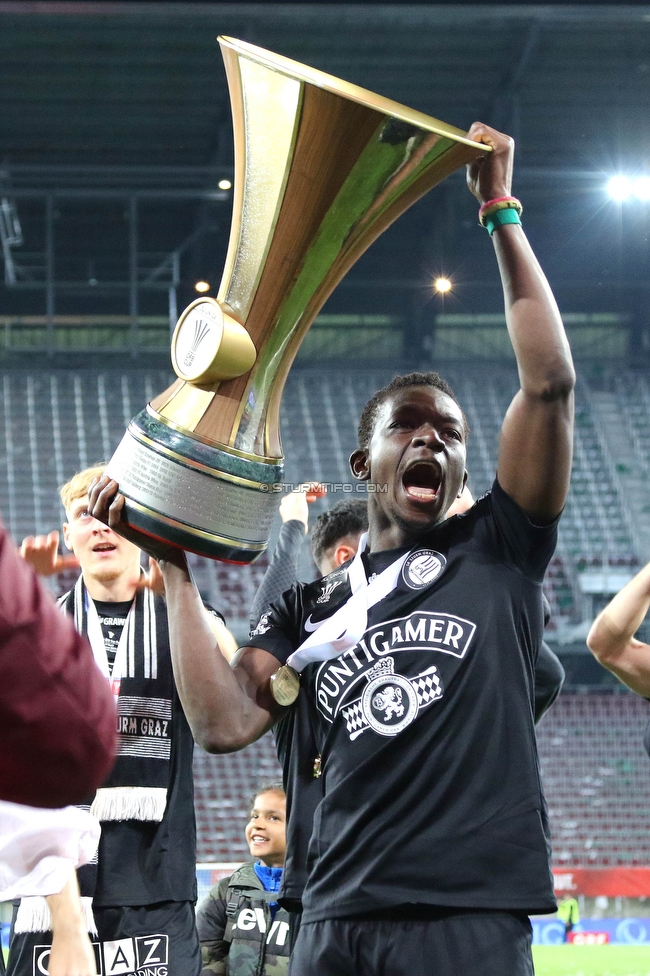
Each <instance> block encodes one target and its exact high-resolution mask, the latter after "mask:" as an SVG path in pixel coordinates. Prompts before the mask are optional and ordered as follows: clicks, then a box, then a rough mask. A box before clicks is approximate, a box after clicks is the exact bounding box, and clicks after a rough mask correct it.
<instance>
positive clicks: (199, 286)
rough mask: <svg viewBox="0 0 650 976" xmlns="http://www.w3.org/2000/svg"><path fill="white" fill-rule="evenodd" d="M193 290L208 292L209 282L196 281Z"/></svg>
mask: <svg viewBox="0 0 650 976" xmlns="http://www.w3.org/2000/svg"><path fill="white" fill-rule="evenodd" d="M194 290H195V291H200V292H204V291H210V282H209V281H197V283H196V284H195V285H194Z"/></svg>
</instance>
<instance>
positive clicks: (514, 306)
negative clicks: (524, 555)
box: [467, 122, 575, 524]
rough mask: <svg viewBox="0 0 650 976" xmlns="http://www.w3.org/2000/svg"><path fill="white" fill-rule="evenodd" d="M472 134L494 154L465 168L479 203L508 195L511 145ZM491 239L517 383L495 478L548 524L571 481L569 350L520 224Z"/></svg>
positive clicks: (493, 134)
mask: <svg viewBox="0 0 650 976" xmlns="http://www.w3.org/2000/svg"><path fill="white" fill-rule="evenodd" d="M468 135H469V137H470V138H471V139H474V140H476V141H477V142H484V143H486V144H487V145H489V146H491V147H492V150H493V151H492V152H491V153H490V154H489V155H486V156H484V157H482V158H481V159H479V160H477V161H476V162H474V163H472V164H471V165H470V166H469V167H468V174H467V181H468V184H469V187H470V190H471V191H472V193H473V194H474V196H475V197H476V198H477V199H478V200H479V202H480V203H481V204H484V203H487V202H488V201H490V200H495V199H497V198H499V197H508V196H510V195H511V185H512V167H513V158H514V142H513V140H512V139H511V138H510V137H509V136H506V135H503V133H501V132H497V131H496V130H495V129H491V128H489V127H488V126H486V125H483V124H482V123H480V122H475V123H474V125H473V126H472V127H471V129H470V130H469V133H468ZM492 241H493V243H494V248H495V252H496V256H497V261H498V264H499V271H500V273H501V281H502V284H503V292H504V298H505V311H506V323H507V327H508V333H509V335H510V339H511V341H512V345H513V348H514V351H515V356H516V359H517V368H518V370H519V382H520V390H519V392H518V393H517V394H516V396H515V398H514V400H513V401H512V403H511V404H510V407H509V408H508V411H507V413H506V416H505V419H504V421H503V427H502V429H501V442H500V447H499V462H498V469H497V475H498V478H499V483H500V484H501V487H502V488H503V489H504V490H505V491H506V492H507V493H508V494H509V495H510V497H511V498H513V499H514V500H515V501H516V502H517V503H518V505H520V506H521V508H523V509H524V511H525V512H526V513H527V514H528V515H529V516H530V518H531V519H532V520H533V521H534V522H537V523H538V524H542V523H548V522H550V521H552V520H553V519H554V518H555V517H556V516H557V515H559V513H560V512H561V511H562V508H563V506H564V502H565V499H566V495H567V491H568V488H569V478H570V476H571V457H572V451H573V389H574V385H575V373H574V369H573V362H572V359H571V351H570V349H569V344H568V341H567V338H566V334H565V332H564V327H563V325H562V319H561V317H560V313H559V310H558V307H557V305H556V303H555V299H554V297H553V294H552V292H551V289H550V287H549V284H548V282H547V280H546V277H545V276H544V272H543V271H542V269H541V268H540V266H539V264H538V262H537V259H536V258H535V255H534V254H533V251H532V249H531V247H530V244H529V243H528V241H527V239H526V235H525V234H524V232H523V230H522V228H521V226H520V225H519V224H505V225H503V226H500V227H497V228H496V229H495V230H494V233H493V235H492Z"/></svg>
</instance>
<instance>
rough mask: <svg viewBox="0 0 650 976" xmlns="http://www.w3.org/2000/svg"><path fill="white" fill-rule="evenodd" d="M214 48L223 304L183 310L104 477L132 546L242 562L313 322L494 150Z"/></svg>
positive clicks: (261, 59)
mask: <svg viewBox="0 0 650 976" xmlns="http://www.w3.org/2000/svg"><path fill="white" fill-rule="evenodd" d="M219 44H220V45H221V50H222V53H223V58H224V61H225V66H226V72H227V76H228V84H229V88H230V98H231V103H232V112H233V120H234V122H233V124H234V138H235V182H234V190H233V194H234V196H233V216H232V228H231V232H230V242H229V247H228V254H227V258H226V266H225V269H224V272H223V278H222V281H221V285H220V288H219V293H218V297H217V299H216V300H215V299H212V298H199V299H197V300H196V301H194V302H192V304H191V305H189V306H188V308H187V309H186V310H185V311H184V312H183V314H182V315H181V317H180V319H179V321H178V324H177V326H176V329H175V331H174V335H173V338H172V351H171V354H172V363H173V366H174V370H175V372H176V375H177V376H178V379H177V380H176V382H175V383H174V384H173V385H172V386H170V387H169V389H168V390H165V392H164V393H161V394H160V396H157V397H155V399H153V400H152V401H151V403H149V404H148V405H147V407H146V408H145V409H144V410H143V411H142V412H141V413H140V414H138V416H137V417H135V418H134V420H133V421H132V422H131V424H130V425H129V428H128V430H127V431H126V433H125V435H124V438H123V439H122V441H121V443H120V445H119V447H118V448H117V451H116V452H115V454H114V455H113V457H112V459H111V461H110V463H109V465H108V469H107V473H108V474H109V475H110V476H111V477H113V478H115V480H116V481H117V482H118V483H119V486H120V491H121V492H122V493H123V494H124V496H125V498H126V504H125V506H124V510H123V521H124V522H125V523H126V525H125V530H126V526H127V525H128V534H129V537H130V538H133V539H134V541H136V542H137V538H138V534H139V533H144V535H147V536H153V537H154V538H157V539H163V540H165V541H167V542H170V543H172V544H173V545H176V546H179V547H180V548H183V549H187V550H190V551H193V552H197V553H200V554H201V555H205V556H210V557H212V558H215V559H225V560H230V561H232V562H238V563H248V562H252V561H253V560H254V559H255V558H256V557H257V556H259V555H260V554H261V553H262V552H263V551H264V550H265V548H266V546H267V543H268V536H269V531H270V526H271V522H272V520H273V515H274V513H275V511H276V509H277V506H278V502H279V494H278V489H279V486H280V484H281V482H282V474H283V457H282V446H281V443H280V430H279V413H280V400H281V397H282V391H283V388H284V384H285V381H286V378H287V374H288V372H289V369H290V367H291V364H292V362H293V360H294V357H295V355H296V353H297V351H298V348H299V346H300V343H301V342H302V340H303V338H304V336H305V333H306V332H307V330H308V328H309V326H310V325H311V323H312V322H313V320H314V318H315V317H316V315H317V314H318V311H319V309H320V308H321V307H322V305H323V304H324V302H325V300H326V299H327V298H328V296H329V295H330V294H331V292H332V291H333V289H334V288H335V287H336V285H337V284H338V283H339V281H340V280H341V278H343V276H344V275H345V274H346V272H347V271H348V270H349V268H351V267H352V265H353V264H354V262H355V261H356V260H357V258H359V257H360V256H361V254H363V252H364V251H365V250H366V248H367V247H368V246H369V245H370V244H372V242H373V241H374V240H376V238H377V237H378V236H379V235H380V234H381V233H382V231H384V230H385V229H386V228H387V227H388V226H389V225H390V224H391V223H392V222H393V221H394V220H395V219H396V218H397V217H398V216H399V215H400V214H401V213H403V212H404V211H405V210H406V209H407V208H408V207H409V206H410V205H411V204H412V203H414V202H415V201H416V200H418V199H419V198H420V197H421V196H422V195H423V194H425V193H426V192H427V191H428V190H430V189H431V188H432V187H433V186H435V185H436V184H437V183H439V182H440V181H441V180H443V179H444V178H445V177H446V176H448V175H449V174H450V173H452V172H453V171H454V170H456V169H458V167H460V166H462V165H464V164H465V163H467V162H470V161H471V160H473V159H475V158H476V157H477V156H478V155H480V154H482V153H485V152H486V151H488V150H487V148H486V147H485V146H484V145H480V144H479V143H475V142H472V141H471V140H469V139H468V138H467V137H466V135H465V133H463V132H462V131H461V130H460V129H456V128H453V127H452V126H449V125H446V124H445V123H443V122H439V121H437V120H436V119H434V118H430V117H429V116H427V115H423V114H421V113H420V112H416V111H413V110H411V109H409V108H406V107H404V106H403V105H400V104H398V103H397V102H393V101H391V100H390V99H387V98H382V97H381V96H379V95H374V94H373V93H372V92H369V91H366V90H365V89H363V88H358V87H357V86H356V85H351V84H348V83H347V82H344V81H340V80H339V79H337V78H334V77H332V76H330V75H327V74H324V73H323V72H321V71H316V70H314V69H312V68H308V67H306V66H304V65H302V64H299V63H297V62H296V61H291V60H289V59H288V58H284V57H280V56H278V55H276V54H272V53H271V52H269V51H265V50H263V49H262V48H259V47H254V46H253V45H252V44H247V43H244V42H243V41H237V40H233V39H231V38H227V37H221V38H219ZM143 541H144V540H143Z"/></svg>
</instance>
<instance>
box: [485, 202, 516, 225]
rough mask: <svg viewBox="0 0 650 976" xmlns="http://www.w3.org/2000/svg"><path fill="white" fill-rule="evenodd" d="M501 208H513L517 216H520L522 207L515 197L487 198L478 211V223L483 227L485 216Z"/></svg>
mask: <svg viewBox="0 0 650 976" xmlns="http://www.w3.org/2000/svg"><path fill="white" fill-rule="evenodd" d="M501 210H515V211H516V212H517V213H518V214H519V216H521V214H522V213H523V211H524V208H523V207H522V205H521V202H520V201H519V200H517V198H516V197H495V199H494V200H488V201H487V202H486V203H484V204H483V206H482V207H481V208H480V210H479V212H478V220H479V223H480V224H481V225H482V226H483V227H485V221H486V220H487V218H488V217H489V216H491V215H492V214H493V213H498V212H499V211H501Z"/></svg>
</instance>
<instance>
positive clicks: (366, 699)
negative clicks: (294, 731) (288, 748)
mask: <svg viewBox="0 0 650 976" xmlns="http://www.w3.org/2000/svg"><path fill="white" fill-rule="evenodd" d="M365 677H366V679H367V682H368V684H367V685H366V687H365V688H364V690H363V694H362V695H361V698H358V699H357V700H356V701H354V702H352V704H350V705H348V706H347V707H346V708H344V709H343V710H342V711H343V718H344V720H345V725H346V728H347V730H348V733H349V735H350V740H354V739H356V738H358V736H360V735H361V733H362V732H365V731H366V729H369V728H370V729H372V730H373V731H374V732H377V733H378V734H379V735H385V736H392V735H399V733H400V732H402V731H403V730H404V729H405V728H406V727H407V726H408V725H410V724H411V722H412V721H413V720H414V719H415V717H416V716H417V714H418V712H419V711H420V708H422V707H425V706H426V705H430V704H431V702H434V701H436V700H437V699H438V698H442V682H441V680H440V677H439V675H438V669H437V668H436V667H435V666H432V667H430V668H427V670H426V671H423V672H422V674H419V675H418V676H417V677H416V678H412V679H409V678H406V677H405V676H404V675H403V674H396V673H395V662H394V660H393V658H392V657H385V658H382V660H381V661H378V662H377V664H376V665H375V666H374V668H370V670H369V671H367V672H366V675H365Z"/></svg>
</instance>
